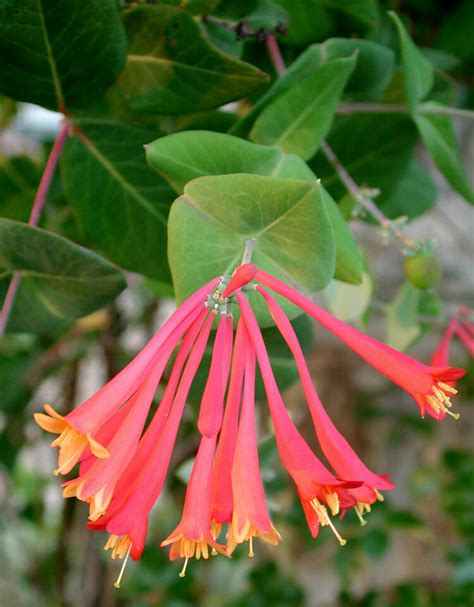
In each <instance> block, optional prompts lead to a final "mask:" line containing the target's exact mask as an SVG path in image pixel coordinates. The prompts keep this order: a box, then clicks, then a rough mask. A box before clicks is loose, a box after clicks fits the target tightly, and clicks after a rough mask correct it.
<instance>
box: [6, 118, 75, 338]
mask: <svg viewBox="0 0 474 607" xmlns="http://www.w3.org/2000/svg"><path fill="white" fill-rule="evenodd" d="M70 128H71V125H70V124H69V122H68V121H67V120H64V122H63V123H62V125H61V128H60V129H59V132H58V135H57V137H56V140H55V142H54V145H53V148H52V150H51V153H50V155H49V158H48V161H47V163H46V166H45V169H44V172H43V176H42V177H41V181H40V184H39V187H38V191H37V192H36V196H35V200H34V202H33V206H32V208H31V214H30V219H29V221H28V224H29V225H30V226H36V225H38V221H39V218H40V215H41V211H42V210H43V206H44V203H45V200H46V196H47V194H48V190H49V187H50V185H51V180H52V178H53V175H54V171H55V169H56V165H57V164H58V160H59V156H60V155H61V152H62V149H63V147H64V143H65V142H66V139H67V136H68V135H69V132H70ZM20 280H21V274H20V273H19V272H15V273H14V274H13V276H12V279H11V281H10V284H9V286H8V290H7V294H6V295H5V300H4V302H3V307H2V310H1V312H0V337H2V335H3V333H4V332H5V329H6V326H7V323H8V319H9V317H10V313H11V310H12V307H13V303H14V301H15V296H16V293H17V291H18V287H19V286H20Z"/></svg>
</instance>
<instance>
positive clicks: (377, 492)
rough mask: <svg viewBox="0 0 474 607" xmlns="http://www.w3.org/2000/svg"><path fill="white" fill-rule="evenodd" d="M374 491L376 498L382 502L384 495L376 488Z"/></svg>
mask: <svg viewBox="0 0 474 607" xmlns="http://www.w3.org/2000/svg"><path fill="white" fill-rule="evenodd" d="M374 493H375V496H376V497H377V499H378V500H379V502H383V501H385V498H384V496H383V495H382V494H381V493H380V491H377V489H374Z"/></svg>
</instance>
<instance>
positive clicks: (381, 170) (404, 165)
mask: <svg viewBox="0 0 474 607" xmlns="http://www.w3.org/2000/svg"><path fill="white" fill-rule="evenodd" d="M417 140H418V137H417V133H416V128H415V126H414V125H413V123H412V121H411V120H410V119H409V118H407V117H406V116H395V115H393V116H387V115H386V114H370V115H369V114H365V115H363V114H358V115H353V116H341V117H338V118H337V120H336V121H335V124H334V126H333V128H332V129H331V133H330V135H329V137H328V138H327V142H328V144H329V145H330V146H331V148H332V149H333V150H334V152H335V154H336V156H337V157H338V158H339V160H340V161H341V163H342V164H343V165H344V166H345V168H346V169H347V170H348V172H349V174H350V175H351V176H352V178H353V179H354V180H355V182H356V183H358V184H359V185H360V186H361V187H368V188H378V189H380V190H381V194H380V195H379V196H377V197H376V198H375V202H376V203H377V204H378V205H380V206H382V205H383V204H384V201H385V200H386V197H389V196H390V195H391V193H392V192H393V191H394V190H395V188H396V187H397V185H398V183H399V180H400V179H401V178H402V177H403V176H404V175H405V173H406V171H407V169H408V167H409V166H410V164H411V161H412V157H413V150H414V146H415V143H416V141H417ZM310 166H311V168H312V169H313V170H314V171H315V172H316V174H317V175H318V176H319V177H321V178H322V181H323V185H324V187H326V188H327V189H328V190H329V192H330V193H331V194H332V196H333V197H334V198H335V199H336V200H339V198H341V197H342V196H344V195H345V193H346V189H345V187H344V185H343V184H342V183H341V181H340V179H339V176H338V174H337V172H336V170H335V168H334V167H333V166H332V164H330V163H329V162H328V161H327V159H326V158H325V156H324V155H323V154H322V153H318V154H317V155H316V156H315V158H314V159H313V160H312V161H311V163H310Z"/></svg>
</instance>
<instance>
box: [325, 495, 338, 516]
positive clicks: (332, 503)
mask: <svg viewBox="0 0 474 607" xmlns="http://www.w3.org/2000/svg"><path fill="white" fill-rule="evenodd" d="M326 501H327V504H328V506H329V508H330V509H331V513H332V514H333V515H334V516H336V514H339V496H338V495H337V493H335V492H330V493H326Z"/></svg>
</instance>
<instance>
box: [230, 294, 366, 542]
mask: <svg viewBox="0 0 474 607" xmlns="http://www.w3.org/2000/svg"><path fill="white" fill-rule="evenodd" d="M236 297H237V300H238V302H239V306H240V311H241V314H242V317H243V319H244V321H245V325H246V328H247V331H248V333H249V335H250V338H251V340H252V343H253V346H254V348H255V351H256V354H257V360H258V364H259V367H260V371H261V374H262V379H263V383H264V386H265V391H266V394H267V399H268V406H269V408H270V414H271V417H272V423H273V428H274V431H275V438H276V442H277V447H278V451H279V453H280V457H281V460H282V462H283V464H284V466H285V468H286V469H287V471H288V473H289V474H290V476H291V477H292V479H293V481H294V483H295V485H296V486H297V489H298V493H299V495H300V497H301V500H302V501H304V502H308V503H310V504H311V506H312V507H313V509H314V510H315V511H316V512H317V514H318V519H319V522H320V524H321V525H323V526H324V525H329V526H330V527H331V528H332V530H333V531H334V533H335V535H336V537H337V538H338V540H339V542H340V543H341V545H344V544H345V543H346V542H345V540H343V539H342V538H341V536H340V535H339V533H338V532H337V531H336V529H335V528H334V526H333V524H332V522H331V519H330V517H329V515H328V513H327V508H326V506H329V508H330V510H331V512H332V513H333V514H338V513H339V511H340V510H341V509H347V508H351V507H353V506H355V503H356V502H355V499H354V498H351V496H350V495H349V493H348V492H347V489H346V488H345V487H352V486H353V484H352V483H348V482H346V481H341V480H338V479H337V478H336V477H335V476H334V475H333V474H331V472H330V471H329V470H328V469H327V468H326V467H325V466H324V465H323V464H322V463H321V462H320V461H319V460H318V458H317V457H316V455H315V454H314V453H313V452H312V451H311V449H310V448H309V446H308V444H307V443H306V441H305V440H304V439H303V437H302V436H301V434H300V433H299V432H298V430H297V429H296V427H295V425H294V424H293V422H292V421H291V419H290V416H289V415H288V412H287V410H286V408H285V405H284V403H283V400H282V398H281V394H280V391H279V390H278V386H277V384H276V381H275V377H274V375H273V371H272V367H271V364H270V360H269V358H268V354H267V351H266V348H265V343H264V341H263V337H262V334H261V332H260V329H259V327H258V323H257V320H256V318H255V315H254V313H253V312H252V308H251V307H250V305H249V303H248V302H247V300H246V299H245V297H244V296H243V295H242V293H240V292H239V291H237V292H236ZM360 484H361V483H360V482H359V483H356V486H358V485H360Z"/></svg>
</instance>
